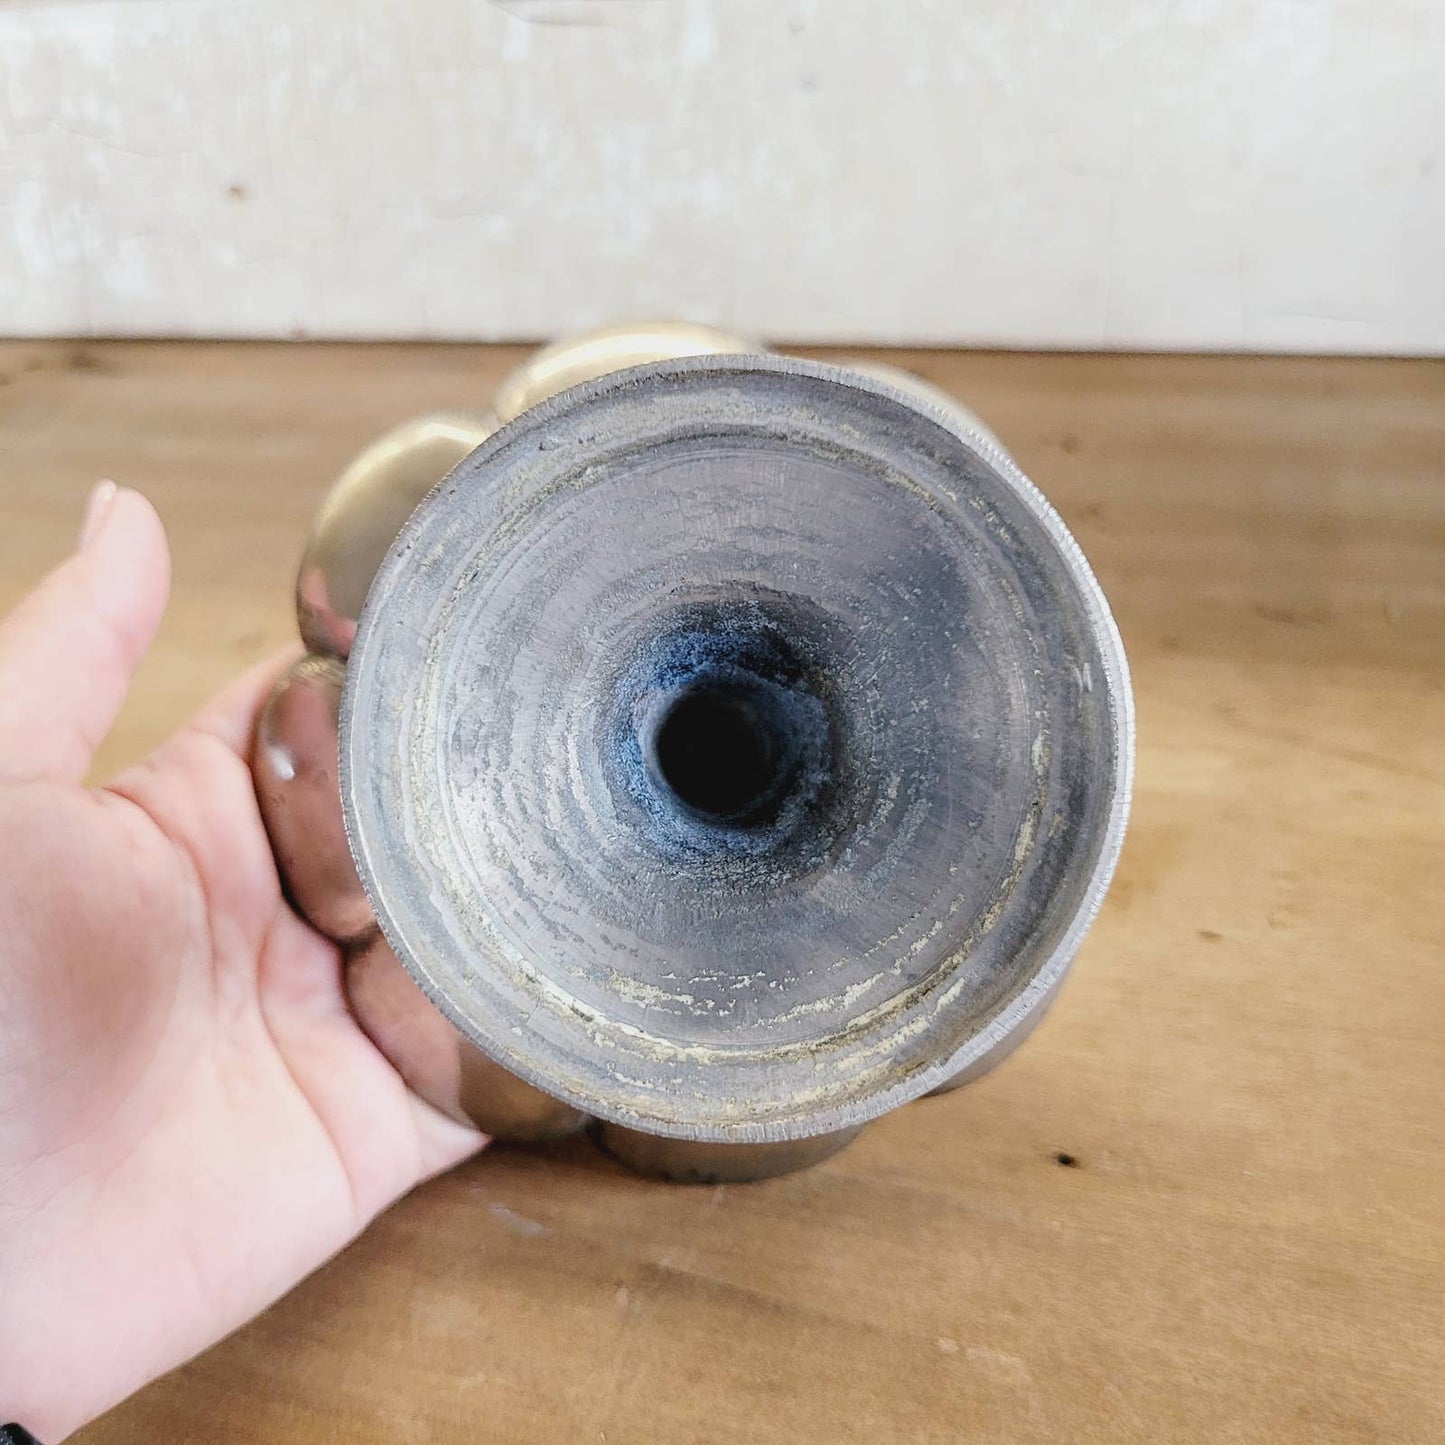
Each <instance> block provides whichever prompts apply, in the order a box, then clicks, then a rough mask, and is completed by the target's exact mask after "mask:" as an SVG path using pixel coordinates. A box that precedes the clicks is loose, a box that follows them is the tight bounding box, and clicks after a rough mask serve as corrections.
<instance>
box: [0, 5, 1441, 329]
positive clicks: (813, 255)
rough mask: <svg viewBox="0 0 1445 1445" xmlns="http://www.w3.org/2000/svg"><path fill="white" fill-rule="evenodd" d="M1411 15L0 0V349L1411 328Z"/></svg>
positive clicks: (1437, 319) (1426, 217) (1436, 288)
mask: <svg viewBox="0 0 1445 1445" xmlns="http://www.w3.org/2000/svg"><path fill="white" fill-rule="evenodd" d="M1442 134H1445V3H1442V0H1181V3H1172V4H1167V5H1163V4H1151V3H1148V0H1053V3H1049V4H1026V3H1019V0H936V3H926V0H508V3H501V0H425V3H417V4H406V3H399V0H0V333H8V334H12V335H15V334H50V333H62V334H110V333H125V334H162V333H169V334H185V335H193V334H195V335H211V334H216V335H229V336H274V335H280V336H286V335H291V334H295V333H298V332H304V333H307V334H310V335H316V336H408V337H410V336H428V337H480V338H515V337H529V338H530V337H542V336H548V335H552V334H554V333H557V332H559V331H564V330H566V329H569V328H573V327H577V326H583V325H588V324H592V323H594V322H599V321H603V320H608V319H612V318H614V317H617V316H619V315H621V316H626V315H638V314H644V313H648V314H660V315H677V316H684V317H693V318H699V319H717V320H721V321H726V322H729V323H731V324H734V325H738V326H741V327H743V328H748V329H753V330H756V331H758V332H762V333H765V334H768V335H771V336H781V337H787V338H789V339H792V340H806V339H817V340H832V339H846V340H879V341H919V342H943V343H956V342H962V343H1004V344H1008V345H1020V346H1032V345H1044V346H1078V347H1126V346H1148V347H1220V348H1245V349H1261V350H1297V349H1303V350H1330V351H1336V350H1338V351H1390V352H1395V351H1399V352H1442V351H1445V284H1442V260H1445V155H1442V149H1445V147H1442Z"/></svg>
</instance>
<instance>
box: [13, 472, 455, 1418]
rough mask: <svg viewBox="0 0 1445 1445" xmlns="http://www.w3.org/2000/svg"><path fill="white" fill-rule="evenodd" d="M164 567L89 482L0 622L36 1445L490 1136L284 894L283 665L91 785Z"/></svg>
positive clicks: (27, 1362) (157, 527)
mask: <svg viewBox="0 0 1445 1445" xmlns="http://www.w3.org/2000/svg"><path fill="white" fill-rule="evenodd" d="M168 576H169V563H168V557H167V550H166V542H165V534H164V531H163V529H162V527H161V524H160V520H159V518H158V517H157V516H156V514H155V512H154V510H153V509H152V508H151V506H150V504H149V503H148V502H146V501H145V500H144V498H142V497H141V496H140V495H139V494H138V493H135V492H132V491H125V490H121V491H116V490H115V489H114V488H113V487H110V486H109V484H105V485H103V487H102V488H99V489H97V492H96V494H95V496H94V497H93V498H92V501H91V506H90V509H89V511H88V513H87V518H86V525H85V529H84V533H83V536H82V541H81V546H80V549H79V551H78V552H77V553H76V555H75V556H73V557H71V558H70V559H69V560H68V561H67V562H66V563H64V564H63V565H62V566H61V567H60V568H58V569H57V570H56V571H55V572H54V573H52V574H51V576H50V577H49V578H48V579H46V581H45V582H44V583H42V584H41V586H40V587H39V588H37V590H36V591H35V592H34V593H32V594H31V595H30V596H29V597H28V598H27V599H26V600H25V601H24V602H23V603H22V604H21V605H20V606H19V607H18V608H17V609H16V611H15V612H14V613H13V614H12V615H11V616H10V617H9V618H7V619H6V620H5V622H4V623H3V626H0V856H3V857H4V859H5V864H4V868H3V873H0V924H3V933H0V1421H4V1420H11V1419H13V1420H18V1421H20V1422H21V1423H22V1424H24V1425H26V1426H27V1427H28V1428H29V1429H30V1430H31V1431H33V1432H34V1433H35V1434H36V1435H38V1436H39V1437H40V1439H42V1440H44V1441H46V1442H47V1445H54V1442H56V1441H58V1440H60V1439H61V1438H62V1437H64V1436H65V1435H66V1434H68V1433H69V1432H71V1431H72V1430H75V1429H77V1428H79V1427H80V1426H81V1425H82V1424H84V1423H85V1422H86V1421H88V1420H90V1419H92V1418H94V1417H95V1416H96V1415H98V1414H100V1413H101V1412H103V1411H104V1410H106V1409H108V1408H109V1407H110V1406H111V1405H113V1404H115V1403H116V1402H117V1401H119V1400H121V1399H122V1398H124V1397H125V1396H126V1395H127V1394H129V1393H131V1392H132V1391H133V1390H135V1389H137V1388H139V1387H140V1386H141V1385H142V1384H144V1383H145V1382H146V1381H148V1380H150V1379H152V1378H153V1377H155V1376H156V1375H158V1374H161V1373H163V1372H164V1371H166V1370H167V1369H169V1368H171V1367H172V1366H174V1365H176V1364H179V1363H180V1362H181V1361H183V1360H185V1359H187V1358H189V1357H190V1356H191V1355H193V1354H195V1353H197V1352H198V1351H199V1350H201V1349H202V1348H204V1347H205V1346H206V1345H208V1344H210V1343H212V1342H213V1341H215V1340H217V1339H219V1338H220V1337H221V1336H223V1335H225V1334H226V1333H228V1332H229V1331H230V1330H232V1329H234V1328H235V1327H236V1326H237V1325H239V1324H241V1323H242V1322H243V1321H244V1320H246V1319H248V1318H249V1317H250V1316H252V1315H253V1314H255V1313H256V1312H258V1311H259V1310H260V1309H262V1308H263V1307H264V1306H265V1305H266V1304H268V1303H269V1302H270V1301H272V1300H274V1299H275V1298H276V1297H277V1296H278V1295H280V1294H282V1293H283V1292H284V1291H285V1290H287V1289H288V1288H289V1287H290V1286H291V1285H293V1284H295V1283H296V1281H297V1280H299V1279H301V1278H302V1277H303V1276H304V1275H306V1274H307V1273H308V1272H310V1271H311V1270H312V1269H314V1268H315V1267H316V1266H317V1265H319V1264H320V1263H322V1261H324V1260H325V1259H327V1258H328V1257H329V1256H330V1255H331V1254H333V1253H334V1252H335V1251H336V1250H337V1249H339V1248H340V1247H341V1246H342V1245H343V1244H345V1243H346V1242H347V1241H348V1240H349V1239H351V1238H352V1237H353V1236H354V1235H355V1234H356V1233H358V1232H359V1231H360V1229H361V1228H362V1227H363V1226H364V1225H365V1224H366V1223H367V1222H368V1221H369V1220H370V1219H371V1218H372V1217H373V1216H374V1215H376V1214H377V1213H378V1212H379V1211H380V1210H381V1209H382V1208H384V1207H385V1206H386V1205H387V1204H388V1203H390V1202H391V1201H392V1200H394V1199H396V1198H397V1197H398V1196H399V1195H401V1194H403V1193H405V1192H406V1191H407V1190H408V1189H410V1188H411V1187H412V1186H413V1185H414V1184H416V1183H417V1182H418V1181H420V1180H422V1179H425V1178H427V1177H428V1176H429V1175H431V1174H434V1173H436V1172H438V1171H440V1170H442V1169H445V1168H447V1167H449V1166H451V1165H452V1164H455V1163H457V1162H458V1161H460V1160H462V1159H464V1158H465V1157H467V1156H468V1155H469V1154H471V1153H472V1152H473V1151H474V1150H476V1149H477V1148H478V1147H479V1146H480V1145H481V1143H482V1142H484V1137H483V1136H482V1135H480V1134H477V1133H475V1132H473V1131H472V1130H469V1129H466V1128H463V1127H462V1126H460V1125H458V1124H456V1123H453V1122H452V1121H451V1120H449V1119H447V1118H445V1117H443V1116H442V1115H441V1114H440V1113H438V1112H437V1111H435V1110H434V1109H432V1108H431V1107H430V1106H428V1105H426V1104H424V1103H422V1102H421V1101H420V1100H419V1099H417V1098H416V1097H415V1096H414V1095H413V1094H411V1093H410V1092H408V1090H407V1089H406V1087H405V1085H404V1084H403V1083H402V1081H401V1079H400V1078H399V1076H398V1075H397V1074H396V1073H395V1071H394V1070H393V1069H392V1068H391V1066H390V1065H389V1064H388V1063H387V1062H386V1060H385V1059H384V1058H383V1057H382V1055H381V1054H380V1053H379V1052H378V1051H377V1050H376V1048H375V1047H374V1046H373V1045H372V1044H371V1042H370V1041H369V1040H368V1039H367V1038H366V1036H365V1035H364V1034H363V1033H362V1031H361V1029H360V1028H359V1027H358V1026H357V1024H356V1022H355V1021H354V1019H353V1017H352V1015H351V1014H350V1012H349V1011H348V1009H347V1006H346V1002H345V998H344V995H343V990H342V979H341V956H340V950H339V949H338V947H337V946H336V945H335V944H334V943H332V942H330V941H329V940H327V939H326V938H323V937H322V936H321V935H320V934H318V933H316V932H315V931H314V930H313V929H311V928H310V927H309V926H308V925H307V924H306V923H304V922H303V921H302V920H301V919H300V918H298V917H297V915H296V914H295V913H293V912H292V910H291V909H290V907H289V906H288V905H287V903H286V900H285V898H284V897H283V895H282V891H281V886H280V883H279V881H278V878H277V873H276V867H275V864H274V862H273V860H272V855H271V850H270V847H269V845H268V843H267V839H266V833H265V830H264V828H263V826H262V821H261V816H260V814H259V812H258V810H257V805H256V798H255V793H254V790H253V787H252V781H251V773H250V769H249V767H248V764H247V758H248V755H249V748H250V738H251V732H252V729H253V727H254V724H255V720H256V716H257V713H258V711H259V709H260V707H261V704H262V703H263V701H264V699H265V696H266V691H267V688H268V685H269V683H270V682H271V680H272V679H273V678H274V676H275V674H276V672H277V670H278V669H277V668H276V667H275V666H271V667H266V668H262V669H260V670H257V671H255V672H252V673H251V674H249V675H248V676H246V677H244V678H242V679H241V680H240V681H239V682H237V683H236V684H234V685H233V686H232V687H231V688H229V689H228V690H227V691H226V692H224V693H223V694H222V695H221V696H219V697H218V698H216V699H215V700H214V701H212V702H211V703H210V704H209V705H208V706H207V707H206V708H204V709H203V710H202V711H201V713H200V714H199V715H198V716H197V717H196V718H195V719H194V720H193V721H192V722H191V723H189V724H188V725H187V726H186V727H183V728H182V729H181V730H180V731H179V732H177V733H176V734H174V735H173V736H172V737H171V738H169V739H168V740H167V741H166V742H165V743H163V744H162V745H161V746H160V747H159V748H158V749H157V750H156V751H155V752H154V753H153V754H152V755H151V756H150V757H149V758H147V759H146V760H145V761H144V762H142V763H140V764H139V765H137V766H135V767H133V768H130V769H129V770H127V771H126V772H124V773H123V774H121V776H119V777H118V778H116V779H115V780H114V781H113V782H112V783H111V784H109V785H108V786H107V787H105V788H98V789H97V788H88V787H86V786H84V781H83V780H84V778H85V775H86V773H87V770H88V769H89V767H90V765H91V758H92V755H93V753H94V750H95V748H96V746H97V745H98V744H99V742H100V741H101V740H102V739H103V737H104V736H105V733H106V731H107V729H108V728H109V726H110V724H111V722H112V720H113V719H114V717H115V714H116V712H117V710H118V709H119V707H120V704H121V702H122V701H123V700H124V697H125V694H126V691H127V689H128V687H129V685H130V680H131V676H132V674H133V672H134V670H135V667H136V666H137V664H138V662H139V660H140V658H141V656H142V655H143V654H144V652H145V650H146V648H147V646H148V645H149V643H150V640H151V638H152V637H153V635H154V633H155V631H156V628H157V626H158V625H159V622H160V619H161V615H162V613H163V611H164V609H165V601H166V594H167V589H168Z"/></svg>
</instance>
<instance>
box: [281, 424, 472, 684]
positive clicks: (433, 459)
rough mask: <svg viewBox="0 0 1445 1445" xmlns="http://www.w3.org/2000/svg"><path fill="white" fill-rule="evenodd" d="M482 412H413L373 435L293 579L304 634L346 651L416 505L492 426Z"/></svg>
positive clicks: (323, 646) (327, 650)
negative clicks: (381, 570) (388, 553)
mask: <svg viewBox="0 0 1445 1445" xmlns="http://www.w3.org/2000/svg"><path fill="white" fill-rule="evenodd" d="M495 427H496V422H495V420H494V419H493V418H491V417H489V416H486V415H484V414H481V413H476V414H473V413H467V412H448V413H438V414H436V415H433V416H423V417H418V418H417V419H416V420H415V421H409V422H406V423H404V424H403V425H401V426H399V427H397V428H395V429H394V430H393V431H389V432H387V433H386V435H385V436H382V437H380V438H378V439H377V440H376V441H374V442H372V443H371V445H370V446H368V447H367V448H366V450H365V451H363V452H362V453H361V454H360V455H359V456H358V457H357V458H356V460H355V461H353V462H352V463H351V465H350V466H349V467H347V469H346V470H345V471H344V472H343V473H342V474H341V476H340V478H338V480H337V482H336V485H335V486H333V487H332V489H331V491H330V492H329V493H328V494H327V497H326V500H325V501H324V502H323V503H322V504H321V510H320V512H318V513H317V517H316V522H315V524H314V526H313V527H312V531H311V538H310V541H309V542H308V544H307V547H306V553H305V556H304V557H303V558H302V560H301V570H300V575H299V576H298V577H297V580H296V616H297V621H298V623H299V625H300V628H301V637H302V640H303V641H304V642H305V643H306V646H307V648H308V649H309V650H310V651H312V652H316V653H322V654H326V655H329V656H332V657H341V658H344V657H345V656H346V655H347V654H348V653H349V652H350V651H351V641H352V639H353V638H354V637H355V636H356V619H357V618H358V617H359V616H360V615H361V607H362V604H363V603H364V602H365V601H366V593H367V589H368V588H369V587H370V586H371V579H372V578H373V577H374V576H375V575H376V569H377V567H378V566H380V564H381V559H382V558H383V557H384V556H386V551H387V548H388V547H390V546H391V544H392V542H394V541H395V540H396V534H397V533H398V532H399V531H400V530H401V527H402V523H403V522H405V521H406V519H407V518H408V517H409V516H411V514H412V512H413V511H414V510H415V508H416V504H417V503H418V502H419V501H421V499H422V498H423V497H424V496H426V494H427V493H428V492H429V491H431V489H432V488H433V487H434V486H435V485H436V484H437V483H438V482H439V481H441V479H442V478H443V477H444V476H446V474H447V473H448V472H449V471H451V469H452V468H453V467H454V466H456V464H457V463H458V462H459V461H461V459H462V458H463V457H465V456H466V455H467V454H468V453H469V452H471V451H473V450H475V449H476V448H477V447H479V446H480V445H481V444H482V443H483V442H484V441H485V440H486V439H487V437H488V436H490V435H491V433H492V432H493V430H495Z"/></svg>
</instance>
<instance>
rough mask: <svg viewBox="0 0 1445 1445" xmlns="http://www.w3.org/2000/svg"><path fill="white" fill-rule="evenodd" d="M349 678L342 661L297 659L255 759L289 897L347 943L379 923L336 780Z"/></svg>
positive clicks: (270, 702)
mask: <svg viewBox="0 0 1445 1445" xmlns="http://www.w3.org/2000/svg"><path fill="white" fill-rule="evenodd" d="M343 676H344V672H343V669H342V666H341V664H340V663H339V662H337V661H336V660H335V659H334V658H329V657H314V656H308V657H304V658H302V659H301V661H300V662H298V663H296V665H295V666H294V667H292V668H291V669H290V671H288V672H287V673H286V675H285V676H284V677H283V678H282V679H281V680H280V681H279V682H278V683H277V684H276V686H275V687H274V688H273V689H272V691H271V696H270V697H269V698H268V699H267V702H266V706H265V708H264V709H263V710H262V713H261V719H260V722H259V724H258V725H257V729H256V742H255V749H254V753H253V756H252V762H251V771H252V775H253V777H254V779H255V783H256V798H257V801H258V802H259V803H260V806H261V816H262V818H263V819H264V820H265V824H266V831H267V833H268V834H269V836H270V839H271V848H272V851H273V852H274V853H275V855H276V866H277V868H278V870H279V871H280V874H281V881H282V883H283V884H284V885H285V888H286V892H287V895H288V896H289V897H290V899H291V901H292V903H293V904H294V905H295V907H296V909H297V911H298V912H299V913H301V914H302V915H303V917H305V918H306V919H307V920H308V921H309V922H310V923H312V924H313V925H315V927H316V928H318V929H320V930H321V932H322V933H324V934H326V935H328V937H331V938H335V939H339V940H347V939H355V938H358V937H360V936H362V935H363V934H365V933H367V932H369V931H371V930H372V929H374V928H375V927H376V920H375V918H373V916H372V912H371V905H370V904H369V903H368V902H367V900H366V894H365V893H364V892H363V891H362V888H361V882H360V880H359V879H358V878H357V876H356V869H355V867H354V866H353V864H352V861H351V850H350V849H349V848H348V847H347V843H346V829H345V825H344V824H343V822H342V817H341V794H340V792H339V790H338V786H337V779H336V761H337V759H336V727H337V715H338V712H339V710H340V706H341V684H342V678H343Z"/></svg>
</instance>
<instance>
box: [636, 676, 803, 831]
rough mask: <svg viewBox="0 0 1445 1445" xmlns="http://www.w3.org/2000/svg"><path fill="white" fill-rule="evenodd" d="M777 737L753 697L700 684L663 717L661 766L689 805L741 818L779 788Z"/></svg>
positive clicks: (719, 815)
mask: <svg viewBox="0 0 1445 1445" xmlns="http://www.w3.org/2000/svg"><path fill="white" fill-rule="evenodd" d="M778 743H779V740H778V738H777V735H776V732H775V729H774V727H773V726H772V722H771V720H770V719H769V718H767V717H765V716H764V714H763V712H762V711H761V710H760V709H759V708H758V706H757V705H756V704H755V703H754V702H753V701H752V700H751V699H749V698H747V697H740V696H738V695H737V694H735V693H729V692H725V691H721V690H718V689H715V688H700V689H698V690H696V691H694V692H690V693H688V694H686V695H685V696H684V697H681V698H679V699H678V701H677V702H676V703H675V704H673V706H672V708H671V709H670V711H669V712H668V714H667V716H666V717H665V718H664V719H663V721H662V726H661V727H660V728H659V729H658V732H657V741H656V748H657V767H658V770H659V772H661V774H662V776H663V778H664V780H665V781H666V783H667V785H668V786H669V787H670V788H671V789H672V790H673V792H674V793H676V794H677V796H678V797H679V798H680V799H681V800H682V801H683V802H684V803H686V804H687V806H688V807H690V808H692V809H694V810H695V811H696V812H698V813H703V814H707V815H710V816H712V817H715V818H721V819H740V818H743V817H745V815H747V814H748V813H749V812H752V811H754V810H755V809H757V808H758V807H759V806H760V805H761V804H762V803H763V802H765V801H766V800H767V799H768V797H769V795H770V794H771V793H772V792H773V791H774V789H775V788H776V786H777V783H778V781H779V777H778V775H779V771H780V764H781V759H780V757H779V746H778Z"/></svg>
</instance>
